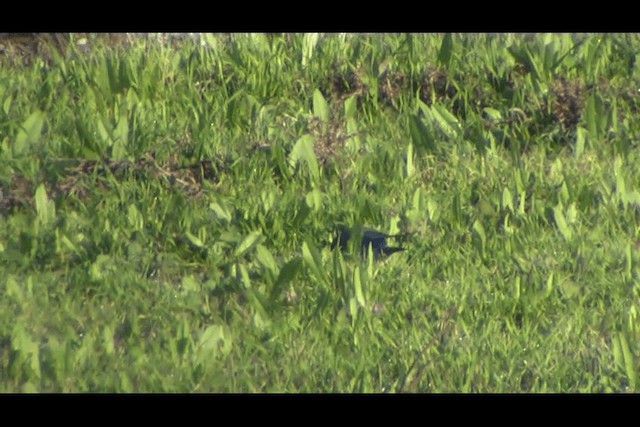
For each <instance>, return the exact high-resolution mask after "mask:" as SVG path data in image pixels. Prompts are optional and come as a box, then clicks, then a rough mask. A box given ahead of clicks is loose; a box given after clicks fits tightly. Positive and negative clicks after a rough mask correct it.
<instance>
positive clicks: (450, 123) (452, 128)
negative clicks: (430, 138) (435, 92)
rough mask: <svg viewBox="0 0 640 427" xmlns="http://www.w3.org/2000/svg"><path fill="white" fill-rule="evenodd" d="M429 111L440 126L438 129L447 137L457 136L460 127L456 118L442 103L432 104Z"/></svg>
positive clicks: (459, 132) (460, 129)
mask: <svg viewBox="0 0 640 427" xmlns="http://www.w3.org/2000/svg"><path fill="white" fill-rule="evenodd" d="M431 112H432V113H433V118H434V120H435V122H436V123H437V124H438V127H440V129H441V130H442V131H443V132H444V133H445V134H446V135H447V136H448V137H449V138H457V137H458V136H460V134H461V131H462V128H461V127H460V123H459V122H458V119H457V118H456V117H455V116H454V115H453V114H451V113H450V112H449V111H448V110H447V109H446V108H445V107H443V106H442V105H438V104H434V105H432V106H431Z"/></svg>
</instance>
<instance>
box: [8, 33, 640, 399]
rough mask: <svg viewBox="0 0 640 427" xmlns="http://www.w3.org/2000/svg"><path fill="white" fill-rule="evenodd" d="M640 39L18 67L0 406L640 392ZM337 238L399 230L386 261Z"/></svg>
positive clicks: (241, 51) (203, 55) (404, 43)
mask: <svg viewBox="0 0 640 427" xmlns="http://www.w3.org/2000/svg"><path fill="white" fill-rule="evenodd" d="M639 48H640V39H639V38H638V37H637V35H629V34H605V35H591V34H589V35H579V34H536V35H513V34H499V35H483V34H479V35H473V34H453V35H449V34H447V35H435V34H428V35H427V34H420V35H418V34H413V35H351V34H346V35H318V34H287V35H262V34H248V35H246V34H235V35H231V36H222V35H205V36H203V42H202V43H199V42H196V41H189V40H187V41H184V42H183V43H180V44H179V45H178V46H168V45H167V44H164V43H160V42H158V43H145V42H143V41H142V40H140V41H138V42H135V41H134V42H133V43H132V45H131V46H128V47H127V48H126V49H125V48H123V47H119V46H117V45H107V44H97V45H96V46H94V48H93V49H91V50H90V51H88V52H79V51H78V50H77V49H76V48H74V47H73V46H69V47H68V49H66V50H62V51H61V50H52V51H51V52H50V54H49V55H48V56H46V57H45V56H43V57H35V58H32V59H31V60H30V61H29V63H27V64H25V63H22V62H20V61H18V60H12V59H10V58H7V57H5V58H4V59H3V62H2V63H0V101H1V105H0V107H1V108H0V158H1V159H2V161H1V162H0V185H1V187H2V198H0V214H1V217H0V218H1V219H0V378H2V380H1V381H0V391H2V392H84V391H94V392H96V391H97V392H151V391H171V392H392V393H395V392H507V393H513V392H628V391H631V392H634V391H638V389H639V385H638V383H637V375H638V370H639V359H638V357H637V354H638V353H639V351H640V325H639V324H638V310H639V302H640V286H639V283H640V282H639V277H640V275H639V273H640V269H639V264H638V263H639V261H640V253H639V251H640V238H639V232H640V228H639V224H640V192H639V191H640V174H639V173H638V169H637V167H636V165H637V164H638V162H639V161H640V159H639V155H638V150H637V142H636V141H637V140H638V138H639V136H640V124H639V123H638V121H637V120H636V119H635V117H636V116H637V111H638V107H639V106H640V102H639V101H638V99H639V98H638V96H637V91H638V89H637V80H638V78H639V77H640V69H639V66H638V55H637V53H636V52H638V49H639ZM338 223H347V224H354V225H355V224H363V225H367V226H373V227H375V228H378V229H380V230H383V231H385V232H389V233H396V232H402V233H408V234H409V237H408V238H406V239H405V241H404V242H403V244H404V246H406V247H407V248H408V249H409V250H408V251H406V252H403V253H399V254H395V255H393V256H392V257H389V258H388V259H386V260H384V261H383V262H379V263H373V262H369V261H367V260H362V261H361V260H360V259H359V258H358V257H354V256H350V255H349V254H345V255H344V256H343V255H342V254H339V253H337V252H331V251H330V249H329V246H328V242H329V241H330V239H331V237H332V233H333V232H334V230H335V226H336V224H338Z"/></svg>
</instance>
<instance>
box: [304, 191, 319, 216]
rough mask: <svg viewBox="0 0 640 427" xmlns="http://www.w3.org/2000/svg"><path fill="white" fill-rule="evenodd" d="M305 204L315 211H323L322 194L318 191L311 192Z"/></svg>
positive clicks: (306, 197)
mask: <svg viewBox="0 0 640 427" xmlns="http://www.w3.org/2000/svg"><path fill="white" fill-rule="evenodd" d="M305 202H306V203H307V206H309V207H310V208H311V209H312V210H314V211H318V210H320V209H322V192H321V191H320V190H317V189H315V190H311V191H310V192H308V193H307V195H306V196H305Z"/></svg>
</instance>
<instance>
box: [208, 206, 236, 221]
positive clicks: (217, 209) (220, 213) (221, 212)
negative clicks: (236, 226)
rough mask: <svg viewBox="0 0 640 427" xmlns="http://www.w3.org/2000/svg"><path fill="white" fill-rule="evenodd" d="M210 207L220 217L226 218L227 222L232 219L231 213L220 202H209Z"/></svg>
mask: <svg viewBox="0 0 640 427" xmlns="http://www.w3.org/2000/svg"><path fill="white" fill-rule="evenodd" d="M209 209H211V210H212V211H213V212H214V213H215V215H216V217H218V218H219V219H222V220H225V221H226V222H229V221H231V214H229V212H228V211H227V210H226V209H224V208H223V207H222V206H220V204H218V202H211V203H209Z"/></svg>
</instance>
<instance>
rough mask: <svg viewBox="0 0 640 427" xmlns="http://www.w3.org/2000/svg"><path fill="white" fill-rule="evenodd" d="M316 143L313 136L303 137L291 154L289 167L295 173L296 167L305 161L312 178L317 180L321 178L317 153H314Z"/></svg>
mask: <svg viewBox="0 0 640 427" xmlns="http://www.w3.org/2000/svg"><path fill="white" fill-rule="evenodd" d="M314 142H315V139H314V137H313V136H311V135H309V134H306V135H302V136H301V137H300V139H298V141H297V142H296V144H295V145H294V146H293V149H292V150H291V153H290V154H289V166H290V167H291V168H292V172H293V169H295V167H296V165H298V164H299V163H300V161H303V162H304V163H305V164H306V165H307V168H308V170H309V173H310V174H311V177H312V178H313V179H314V180H317V179H318V178H319V177H320V169H319V168H318V159H317V158H316V153H315V152H314V151H313V144H314Z"/></svg>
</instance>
